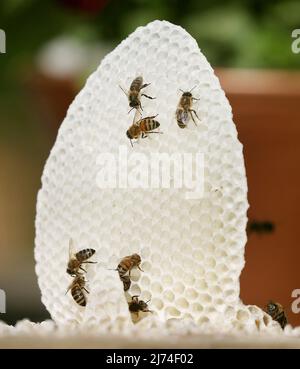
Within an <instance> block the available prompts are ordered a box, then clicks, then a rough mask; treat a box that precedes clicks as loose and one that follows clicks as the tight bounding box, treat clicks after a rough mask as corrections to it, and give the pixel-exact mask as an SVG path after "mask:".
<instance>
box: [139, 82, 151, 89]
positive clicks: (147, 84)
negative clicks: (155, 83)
mask: <svg viewBox="0 0 300 369" xmlns="http://www.w3.org/2000/svg"><path fill="white" fill-rule="evenodd" d="M150 85H151V83H144V84H143V86H142V87H141V89H142V88H145V87H147V86H150Z"/></svg>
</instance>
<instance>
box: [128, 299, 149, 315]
mask: <svg viewBox="0 0 300 369" xmlns="http://www.w3.org/2000/svg"><path fill="white" fill-rule="evenodd" d="M131 299H132V300H131V301H130V302H129V303H128V308H129V311H130V312H131V313H132V314H135V315H136V316H137V317H138V315H139V312H143V313H152V311H151V310H149V308H148V302H149V301H146V302H145V301H143V300H139V296H136V295H135V296H132V298H131Z"/></svg>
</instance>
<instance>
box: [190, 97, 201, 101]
mask: <svg viewBox="0 0 300 369" xmlns="http://www.w3.org/2000/svg"><path fill="white" fill-rule="evenodd" d="M192 99H193V100H196V101H198V100H201V99H197V98H196V97H192Z"/></svg>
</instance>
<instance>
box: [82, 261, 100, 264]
mask: <svg viewBox="0 0 300 369" xmlns="http://www.w3.org/2000/svg"><path fill="white" fill-rule="evenodd" d="M82 264H97V261H83V262H82Z"/></svg>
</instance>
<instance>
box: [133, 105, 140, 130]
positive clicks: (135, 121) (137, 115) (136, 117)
mask: <svg viewBox="0 0 300 369" xmlns="http://www.w3.org/2000/svg"><path fill="white" fill-rule="evenodd" d="M141 120H142V114H141V112H140V111H139V109H136V110H135V114H134V118H133V124H134V125H136V126H139V125H140V122H141Z"/></svg>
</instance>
